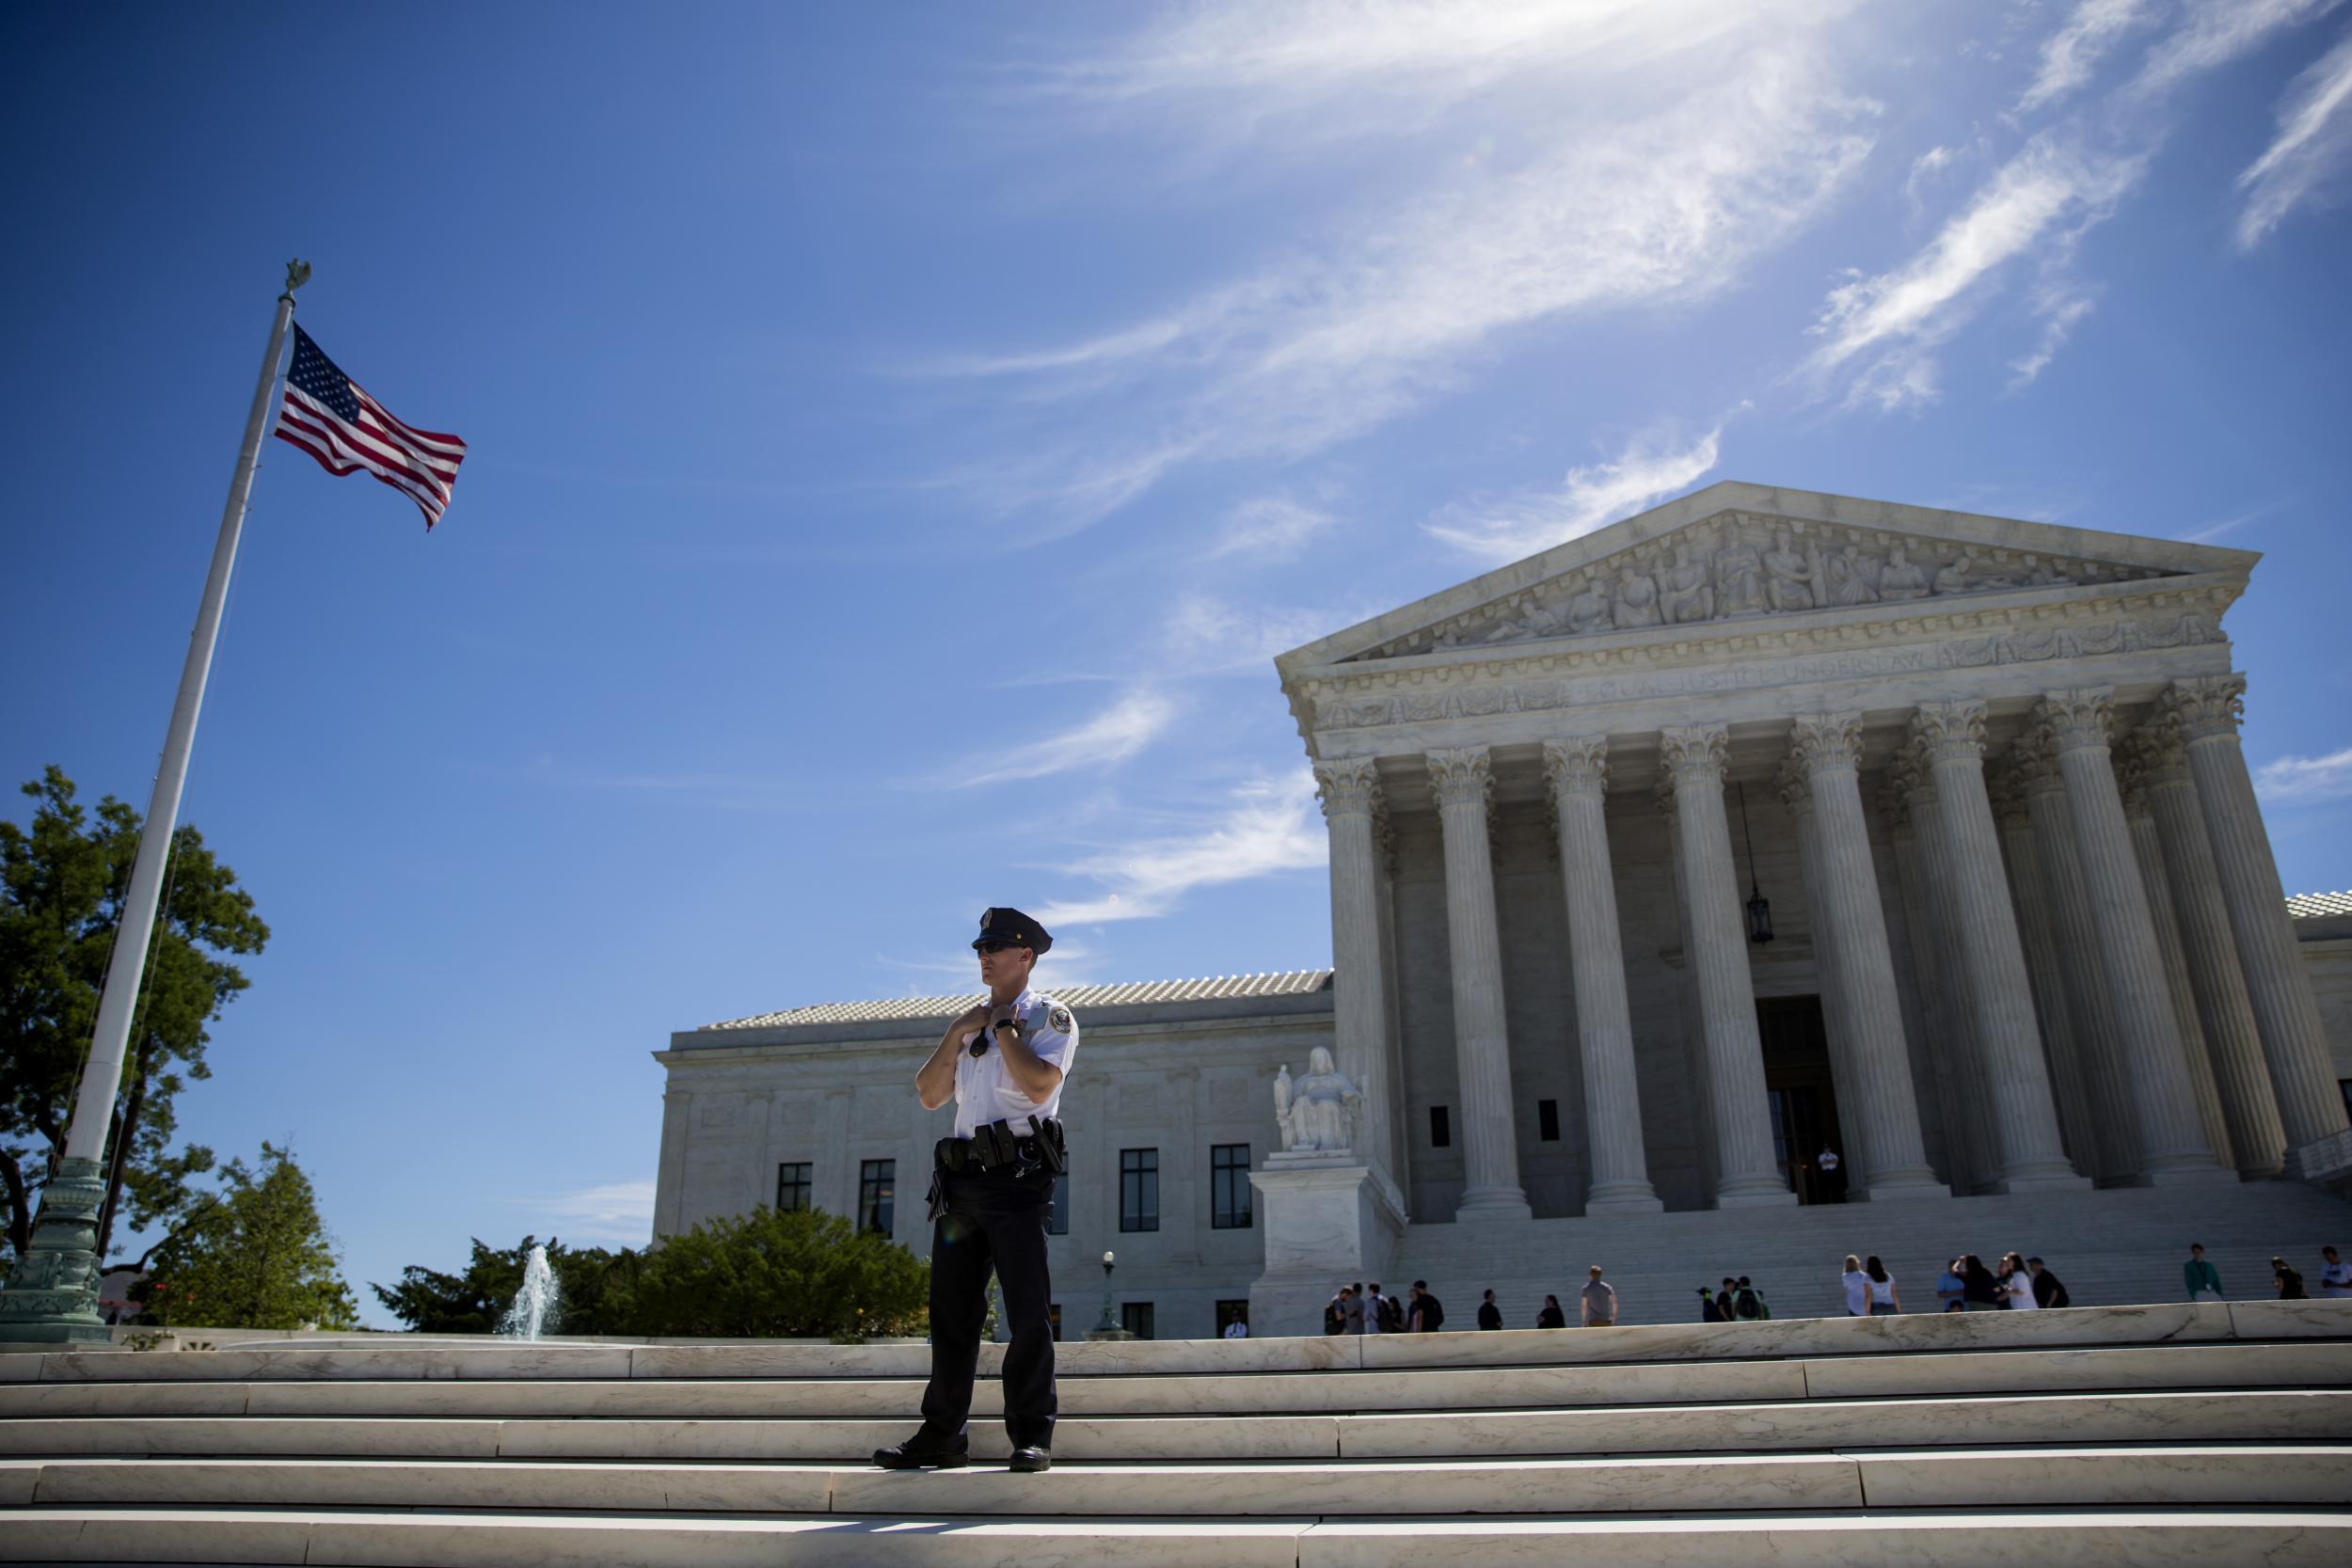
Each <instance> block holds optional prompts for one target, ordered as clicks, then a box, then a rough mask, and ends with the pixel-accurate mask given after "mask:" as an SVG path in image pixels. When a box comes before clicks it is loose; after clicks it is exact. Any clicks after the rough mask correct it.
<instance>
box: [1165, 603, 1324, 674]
mask: <svg viewBox="0 0 2352 1568" xmlns="http://www.w3.org/2000/svg"><path fill="white" fill-rule="evenodd" d="M1361 618H1362V617H1361V616H1357V617H1355V618H1354V619H1361ZM1351 624H1352V622H1351V618H1350V617H1349V616H1347V615H1345V614H1342V613H1339V612H1336V611H1332V610H1284V609H1280V608H1279V607H1275V606H1269V605H1252V604H1245V603H1238V602H1236V601H1234V600H1232V599H1226V598H1220V597H1218V596H1216V595H1215V594H1199V593H1194V594H1182V595H1180V596H1179V597H1178V598H1177V600H1176V602H1175V605H1174V607H1173V608H1172V609H1171V610H1169V611H1168V621H1167V624H1166V625H1165V626H1163V627H1162V631H1161V636H1162V640H1163V642H1164V644H1165V648H1166V652H1167V657H1168V659H1169V661H1170V663H1171V664H1172V665H1173V666H1174V667H1176V668H1180V669H1185V670H1189V671H1193V672H1196V673H1216V672H1218V671H1224V670H1238V669H1248V668H1261V669H1264V668H1268V667H1270V665H1271V664H1272V661H1273V659H1274V657H1275V655H1277V654H1282V653H1288V652H1289V651H1290V650H1291V649H1293V648H1295V647H1298V646H1300V645H1301V644H1303V643H1307V642H1312V641H1314V640H1315V639H1316V638H1318V637H1322V636H1325V635H1327V633H1330V632H1333V631H1337V630H1338V629H1339V628H1340V627H1342V626H1348V625H1351Z"/></svg>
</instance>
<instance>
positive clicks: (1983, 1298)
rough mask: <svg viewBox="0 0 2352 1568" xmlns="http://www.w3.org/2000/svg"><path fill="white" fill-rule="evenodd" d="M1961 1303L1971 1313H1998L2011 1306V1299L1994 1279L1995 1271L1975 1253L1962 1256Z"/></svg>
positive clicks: (1960, 1267)
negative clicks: (1987, 1266)
mask: <svg viewBox="0 0 2352 1568" xmlns="http://www.w3.org/2000/svg"><path fill="white" fill-rule="evenodd" d="M1958 1268H1959V1273H1960V1287H1961V1301H1962V1304H1963V1307H1964V1308H1965V1310H1967V1311H1970V1312H1998V1311H1999V1310H2001V1308H2002V1307H2006V1306H2008V1305H2009V1297H2008V1295H2007V1293H2006V1292H2004V1291H2002V1289H2001V1282H2000V1281H1999V1280H1997V1279H1995V1278H1994V1277H1993V1271H1992V1270H1991V1269H1988V1268H1986V1267H1985V1266H1984V1259H1981V1258H1979V1257H1978V1256H1977V1255H1976V1254H1975V1253H1973V1252H1964V1253H1963V1254H1961V1257H1960V1263H1959V1265H1958Z"/></svg>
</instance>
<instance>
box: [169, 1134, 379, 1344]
mask: <svg viewBox="0 0 2352 1568" xmlns="http://www.w3.org/2000/svg"><path fill="white" fill-rule="evenodd" d="M220 1176H221V1190H220V1192H219V1193H218V1194H216V1195H215V1196H214V1198H213V1200H212V1201H210V1202H198V1203H196V1204H194V1205H192V1206H191V1208H190V1211H189V1212H188V1214H187V1216H186V1218H185V1219H184V1220H183V1222H182V1224H181V1226H180V1227H179V1228H178V1229H177V1230H175V1231H174V1232H173V1233H172V1235H171V1236H170V1237H169V1238H168V1239H167V1240H166V1241H165V1242H164V1243H161V1244H160V1245H159V1246H157V1247H156V1248H155V1250H154V1255H153V1260H152V1262H151V1264H150V1272H149V1277H148V1280H147V1283H146V1284H145V1285H144V1286H143V1287H141V1288H140V1289H141V1293H142V1296H143V1299H144V1301H145V1304H146V1307H147V1310H148V1311H149V1313H150V1314H151V1315H152V1316H153V1317H154V1319H155V1321H156V1322H157V1323H164V1324H166V1325H170V1324H175V1323H184V1324H200V1325H202V1326H204V1327H208V1328H302V1327H306V1326H316V1327H319V1328H356V1327H358V1323H359V1311H358V1303H357V1302H355V1301H354V1300H353V1299H352V1295H351V1288H350V1287H349V1286H348V1285H345V1284H344V1283H343V1279H342V1273H341V1272H340V1271H339V1270H338V1268H337V1266H336V1265H337V1262H338V1258H337V1255H336V1251H335V1239H334V1238H333V1237H332V1236H330V1235H328V1234H327V1232H326V1225H325V1224H324V1223H323V1222H321V1220H320V1218H319V1202H318V1192H317V1189H315V1188H313V1187H312V1186H311V1185H310V1178H309V1177H308V1176H305V1175H304V1174H303V1172H302V1167H301V1166H300V1165H297V1164H294V1156H293V1155H292V1154H290V1153H289V1152H287V1151H286V1150H285V1149H282V1148H277V1147H275V1146H274V1145H271V1144H266V1143H265V1144H263V1145H262V1163H261V1168H260V1169H259V1170H258V1171H255V1170H253V1169H249V1168H248V1167H247V1166H246V1163H245V1162H244V1161H242V1160H231V1161H230V1162H229V1164H226V1165H224V1166H222V1167H221V1172H220Z"/></svg>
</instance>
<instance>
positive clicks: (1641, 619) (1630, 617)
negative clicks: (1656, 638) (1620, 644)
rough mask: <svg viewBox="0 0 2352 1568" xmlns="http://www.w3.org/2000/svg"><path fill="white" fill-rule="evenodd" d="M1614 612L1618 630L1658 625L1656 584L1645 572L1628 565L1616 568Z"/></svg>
mask: <svg viewBox="0 0 2352 1568" xmlns="http://www.w3.org/2000/svg"><path fill="white" fill-rule="evenodd" d="M1614 613H1615V615H1616V618H1617V629H1618V630H1619V631H1629V630H1630V629H1632V628H1633V627H1635V626H1656V625H1658V622H1659V614H1658V584H1657V583H1656V582H1654V581H1652V580H1651V579H1650V575H1649V574H1648V573H1647V572H1637V571H1635V570H1634V569H1633V568H1632V567H1630V566H1620V567H1619V568H1617V602H1616V606H1615V610H1614Z"/></svg>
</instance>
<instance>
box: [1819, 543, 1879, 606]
mask: <svg viewBox="0 0 2352 1568" xmlns="http://www.w3.org/2000/svg"><path fill="white" fill-rule="evenodd" d="M1877 565H1878V562H1877V560H1876V559H1875V558H1874V557H1870V556H1866V555H1864V554H1863V553H1862V552H1861V551H1860V550H1857V549H1855V548H1854V547H1853V546H1851V545H1848V546H1846V547H1845V548H1844V549H1842V550H1828V551H1824V552H1823V553H1822V556H1821V572H1822V575H1823V576H1824V577H1826V578H1828V579H1829V581H1828V583H1827V587H1828V590H1829V602H1830V603H1831V604H1834V605H1854V604H1876V603H1878V599H1879V591H1878V587H1877V585H1876V584H1874V583H1873V582H1872V581H1871V580H1870V577H1871V573H1872V571H1873V570H1874V569H1875V568H1876V567H1877Z"/></svg>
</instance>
